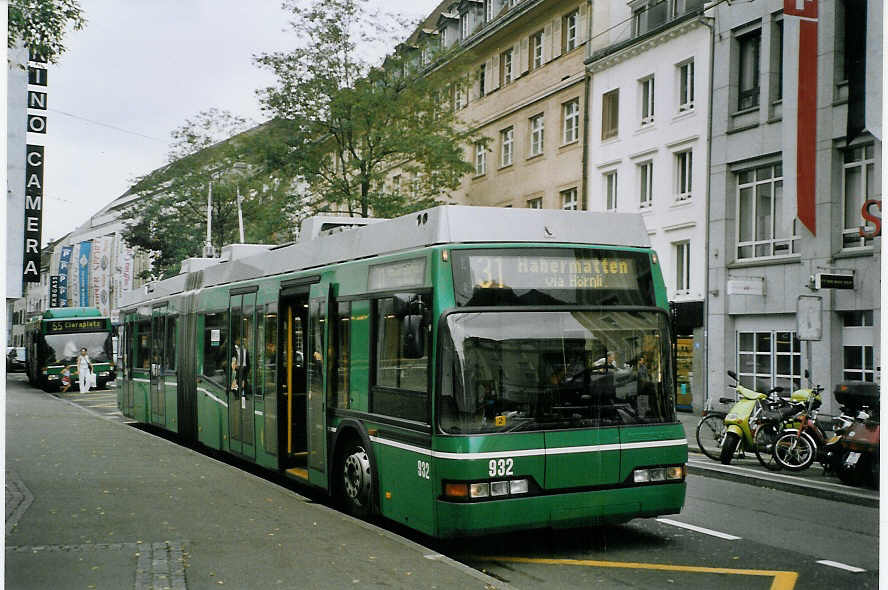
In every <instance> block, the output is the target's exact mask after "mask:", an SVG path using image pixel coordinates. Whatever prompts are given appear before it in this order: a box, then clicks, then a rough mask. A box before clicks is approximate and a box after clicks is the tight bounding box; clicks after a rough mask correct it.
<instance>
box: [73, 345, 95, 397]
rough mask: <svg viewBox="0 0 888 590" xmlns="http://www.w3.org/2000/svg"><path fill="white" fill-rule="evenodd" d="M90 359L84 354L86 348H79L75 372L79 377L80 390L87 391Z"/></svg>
mask: <svg viewBox="0 0 888 590" xmlns="http://www.w3.org/2000/svg"><path fill="white" fill-rule="evenodd" d="M92 366H93V364H92V361H91V360H89V356H87V354H86V348H81V349H80V356H78V357H77V374H78V375H79V377H80V392H81V393H86V392H88V391H89V376H90V374H91V373H92Z"/></svg>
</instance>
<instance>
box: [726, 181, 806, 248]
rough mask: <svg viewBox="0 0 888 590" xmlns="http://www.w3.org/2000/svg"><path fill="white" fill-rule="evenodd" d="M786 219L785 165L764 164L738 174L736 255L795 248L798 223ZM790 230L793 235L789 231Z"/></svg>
mask: <svg viewBox="0 0 888 590" xmlns="http://www.w3.org/2000/svg"><path fill="white" fill-rule="evenodd" d="M784 226H789V224H784V222H783V167H782V166H781V165H780V164H774V165H773V166H761V167H759V168H755V169H753V170H745V171H743V172H740V173H738V174H737V258H740V259H743V258H761V257H767V256H783V255H787V254H792V253H793V252H795V239H796V237H797V236H796V235H795V223H794V222H793V223H792V226H791V227H784ZM790 232H791V235H789V234H790Z"/></svg>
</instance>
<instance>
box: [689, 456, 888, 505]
mask: <svg viewBox="0 0 888 590" xmlns="http://www.w3.org/2000/svg"><path fill="white" fill-rule="evenodd" d="M688 451H695V449H694V448H688ZM700 456H701V457H704V460H697V459H694V458H690V457H689V458H688V473H692V474H694V475H701V476H703V477H712V478H715V479H724V480H727V481H736V482H740V483H744V484H747V485H754V486H758V487H765V488H771V489H775V490H781V491H784V492H791V493H794V494H801V495H803V496H812V497H815V498H822V499H824V500H833V501H839V502H845V503H848V504H857V505H859V506H867V507H870V508H878V507H879V493H878V491H877V492H875V493H872V492H869V493H868V492H866V491H863V490H857V489H854V488H849V487H848V486H846V485H844V484H838V483H833V482H830V481H823V482H816V483H814V482H808V481H804V480H800V479H799V478H798V477H795V476H793V475H785V474H782V473H763V472H761V471H758V470H756V469H750V468H748V467H739V466H736V465H721V464H719V465H716V464H713V463H710V462H709V461H708V459H705V456H704V455H702V454H701V455H700Z"/></svg>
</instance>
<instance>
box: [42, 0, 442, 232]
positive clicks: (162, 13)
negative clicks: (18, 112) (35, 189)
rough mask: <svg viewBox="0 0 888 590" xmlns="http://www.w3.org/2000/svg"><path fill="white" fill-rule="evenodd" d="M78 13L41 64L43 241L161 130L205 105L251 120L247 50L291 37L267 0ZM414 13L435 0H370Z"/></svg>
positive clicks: (107, 187)
mask: <svg viewBox="0 0 888 590" xmlns="http://www.w3.org/2000/svg"><path fill="white" fill-rule="evenodd" d="M80 2H81V7H82V9H83V12H84V14H85V16H86V18H87V21H88V22H87V25H86V27H85V28H84V29H83V30H81V31H69V32H68V34H67V36H66V38H65V45H66V47H67V51H66V53H65V54H64V55H62V56H61V58H60V59H59V62H58V63H57V64H52V65H50V66H49V72H48V79H49V85H48V88H47V94H48V102H49V112H48V123H47V134H46V136H45V139H44V141H43V142H42V143H45V145H46V166H45V171H44V174H45V180H44V186H45V189H44V190H45V209H44V212H43V237H44V242H48V241H50V239H56V238H59V237H61V236H63V235H64V234H66V233H67V232H69V231H71V230H73V229H74V228H76V227H78V226H79V225H81V224H82V223H83V222H84V221H86V220H87V219H89V217H90V216H92V215H93V214H95V213H96V212H97V211H99V210H100V209H101V208H102V207H104V206H105V205H107V204H108V203H110V202H111V201H113V200H114V199H116V198H117V197H118V196H120V195H122V194H123V193H125V192H126V190H127V189H128V188H129V187H130V186H131V184H132V182H133V180H134V179H135V178H137V177H139V176H142V175H144V174H146V173H148V172H150V171H151V170H154V169H155V168H157V167H159V166H162V165H163V164H165V163H166V161H167V153H168V151H169V144H170V132H171V131H172V130H173V129H175V128H176V127H179V126H181V125H182V124H183V123H184V122H185V120H186V119H189V118H192V117H193V116H194V115H196V114H198V113H199V112H200V111H203V110H205V109H208V108H210V107H216V108H219V109H226V110H229V111H231V112H232V113H234V114H236V115H240V116H242V117H246V118H248V119H250V120H252V121H255V122H257V123H258V122H261V121H263V120H265V119H266V118H267V117H266V116H265V115H263V113H262V111H261V109H260V107H259V102H258V100H257V98H256V94H255V90H256V89H257V88H260V87H264V86H267V85H270V84H272V83H273V78H272V76H271V74H269V73H268V72H267V71H264V70H260V69H259V68H257V67H256V66H255V65H253V61H252V56H253V55H255V54H258V53H263V52H271V51H277V50H286V49H289V48H292V47H293V46H295V45H296V43H297V39H296V34H295V33H293V32H292V31H291V30H290V29H289V26H288V19H287V14H286V13H285V12H284V11H283V10H282V9H281V6H280V2H278V1H276V0H254V1H252V2H244V0H151V1H143V0H80ZM370 4H371V5H375V6H377V7H384V10H387V11H390V12H399V13H401V14H403V15H404V16H406V17H422V16H424V15H426V14H428V13H429V12H431V10H432V9H433V8H434V7H435V5H436V4H437V2H436V1H435V0H388V1H385V0H370Z"/></svg>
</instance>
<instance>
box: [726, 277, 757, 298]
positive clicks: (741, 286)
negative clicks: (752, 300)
mask: <svg viewBox="0 0 888 590" xmlns="http://www.w3.org/2000/svg"><path fill="white" fill-rule="evenodd" d="M764 294H765V278H764V277H735V278H729V279H728V295H764Z"/></svg>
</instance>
